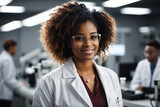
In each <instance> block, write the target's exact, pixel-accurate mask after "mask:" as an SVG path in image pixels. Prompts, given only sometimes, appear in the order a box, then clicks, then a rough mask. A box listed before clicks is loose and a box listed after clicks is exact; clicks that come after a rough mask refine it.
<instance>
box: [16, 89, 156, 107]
mask: <svg viewBox="0 0 160 107" xmlns="http://www.w3.org/2000/svg"><path fill="white" fill-rule="evenodd" d="M35 89H36V88H31V87H28V86H24V87H22V88H20V89H18V90H16V91H15V92H16V93H17V94H19V95H21V96H23V97H24V98H25V99H26V102H27V101H28V100H29V101H32V100H33V95H34V92H35ZM123 103H124V106H125V107H151V104H150V100H149V99H144V100H134V101H133V100H126V99H123ZM152 104H153V105H154V101H152ZM27 107H29V106H27Z"/></svg>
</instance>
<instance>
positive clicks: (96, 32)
mask: <svg viewBox="0 0 160 107" xmlns="http://www.w3.org/2000/svg"><path fill="white" fill-rule="evenodd" d="M95 33H97V32H91V33H90V34H95ZM77 34H78V35H85V34H83V33H76V35H77Z"/></svg>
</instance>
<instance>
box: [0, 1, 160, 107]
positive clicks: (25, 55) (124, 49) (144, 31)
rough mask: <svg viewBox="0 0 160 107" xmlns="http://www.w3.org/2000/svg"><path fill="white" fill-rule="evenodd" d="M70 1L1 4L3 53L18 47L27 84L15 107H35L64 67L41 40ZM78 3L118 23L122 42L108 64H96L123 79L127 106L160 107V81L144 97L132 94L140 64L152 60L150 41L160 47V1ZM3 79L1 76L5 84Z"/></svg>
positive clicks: (142, 93)
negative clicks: (39, 91) (43, 85)
mask: <svg viewBox="0 0 160 107" xmlns="http://www.w3.org/2000/svg"><path fill="white" fill-rule="evenodd" d="M68 1H69V0H0V53H2V52H3V50H4V49H3V44H4V41H5V40H7V39H13V40H14V41H16V43H17V52H16V54H15V55H14V56H13V61H14V64H15V67H16V70H15V72H16V78H17V79H18V80H19V81H23V86H22V88H20V89H17V90H14V92H13V99H12V103H11V105H12V107H31V106H32V101H33V95H34V92H35V89H36V86H37V84H38V82H39V80H40V78H41V77H42V76H44V75H46V74H47V73H49V72H50V71H51V70H53V69H56V68H57V67H58V66H59V65H57V63H56V62H55V61H54V60H52V59H51V58H50V57H49V56H48V55H47V54H46V53H45V50H44V49H43V46H42V43H41V42H40V39H39V38H40V27H41V24H42V23H43V22H44V21H46V20H47V19H49V14H50V13H52V12H53V10H54V9H55V8H56V7H57V6H59V5H61V4H63V3H65V2H68ZM78 2H79V3H84V4H85V5H86V6H87V7H88V8H89V9H91V10H92V9H96V10H99V11H107V12H108V13H110V15H111V16H113V17H114V18H115V21H116V24H117V32H116V35H117V36H116V40H115V42H114V44H113V45H112V46H110V47H109V52H107V51H106V54H107V56H108V57H107V59H106V60H105V61H104V62H103V63H100V61H99V58H98V56H96V57H95V61H96V62H97V64H99V65H102V66H104V67H108V68H110V69H112V70H113V71H115V72H116V73H117V75H118V77H119V81H120V85H121V89H122V97H123V104H124V106H125V107H160V104H159V103H160V91H159V90H160V76H159V77H158V78H157V79H156V80H157V81H154V82H153V84H152V87H146V86H145V88H144V90H141V91H139V90H134V91H133V90H132V89H131V88H130V84H131V81H132V79H133V76H134V74H135V70H136V67H137V65H138V63H139V61H141V60H143V59H146V57H145V54H146V52H144V51H145V47H146V43H147V42H148V41H150V40H156V41H158V42H159V43H160V1H159V0H84V1H80V0H78ZM157 50H158V51H159V48H158V49H157ZM148 54H149V53H148ZM0 64H1V63H0ZM156 66H158V62H157V65H156ZM8 67H10V66H8ZM157 69H158V72H159V74H157V75H160V67H159V68H157ZM140 71H142V70H140ZM144 75H145V74H144ZM144 75H141V76H144ZM1 76H2V74H1V73H0V82H1V81H2V77H1ZM148 79H149V78H148ZM0 88H2V87H0ZM0 90H1V89H0ZM1 91H3V90H1ZM0 93H3V92H0ZM0 99H1V98H0ZM0 106H1V105H0Z"/></svg>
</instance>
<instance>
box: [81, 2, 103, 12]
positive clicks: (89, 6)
mask: <svg viewBox="0 0 160 107" xmlns="http://www.w3.org/2000/svg"><path fill="white" fill-rule="evenodd" d="M78 3H80V4H81V3H82V4H85V5H86V7H87V8H88V9H89V10H91V11H92V10H93V9H95V10H97V11H101V10H104V8H103V7H100V6H96V3H94V2H78Z"/></svg>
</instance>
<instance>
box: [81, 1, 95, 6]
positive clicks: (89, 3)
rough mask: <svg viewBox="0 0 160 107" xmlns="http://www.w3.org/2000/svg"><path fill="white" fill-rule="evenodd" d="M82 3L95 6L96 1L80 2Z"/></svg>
mask: <svg viewBox="0 0 160 107" xmlns="http://www.w3.org/2000/svg"><path fill="white" fill-rule="evenodd" d="M78 3H80V4H85V5H86V6H95V5H96V4H95V3H94V2H78Z"/></svg>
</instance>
